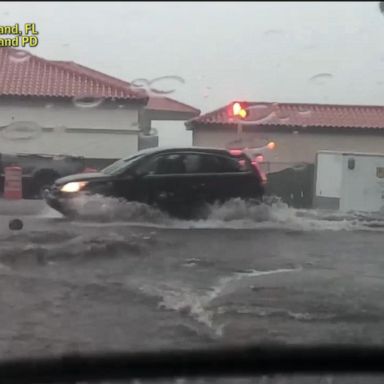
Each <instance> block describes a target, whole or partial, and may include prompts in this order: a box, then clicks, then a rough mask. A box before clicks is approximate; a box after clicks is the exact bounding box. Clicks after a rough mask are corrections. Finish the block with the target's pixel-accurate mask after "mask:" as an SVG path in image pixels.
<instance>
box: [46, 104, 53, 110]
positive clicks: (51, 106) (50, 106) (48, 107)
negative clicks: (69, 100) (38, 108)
mask: <svg viewBox="0 0 384 384" xmlns="http://www.w3.org/2000/svg"><path fill="white" fill-rule="evenodd" d="M53 107H54V104H53V103H48V104H46V105H45V108H47V109H51V108H53Z"/></svg>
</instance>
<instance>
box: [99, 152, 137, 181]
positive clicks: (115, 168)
mask: <svg viewBox="0 0 384 384" xmlns="http://www.w3.org/2000/svg"><path fill="white" fill-rule="evenodd" d="M140 157H142V154H135V155H133V156H130V157H128V158H126V159H120V160H117V161H115V162H114V163H112V164H111V165H109V166H108V167H106V168H103V169H102V170H101V171H100V172H102V173H105V174H107V175H110V176H116V175H120V174H122V173H124V171H125V170H126V169H127V168H128V167H130V166H131V165H132V164H133V163H134V162H136V161H137V160H138V159H139V158H140Z"/></svg>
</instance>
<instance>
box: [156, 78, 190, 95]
mask: <svg viewBox="0 0 384 384" xmlns="http://www.w3.org/2000/svg"><path fill="white" fill-rule="evenodd" d="M181 84H185V80H184V79H183V78H182V77H180V76H162V77H157V78H155V79H153V80H152V81H151V82H150V83H149V85H150V89H149V90H150V91H151V92H153V93H157V94H163V95H165V94H169V93H173V92H175V91H176V90H177V87H178V86H180V85H181Z"/></svg>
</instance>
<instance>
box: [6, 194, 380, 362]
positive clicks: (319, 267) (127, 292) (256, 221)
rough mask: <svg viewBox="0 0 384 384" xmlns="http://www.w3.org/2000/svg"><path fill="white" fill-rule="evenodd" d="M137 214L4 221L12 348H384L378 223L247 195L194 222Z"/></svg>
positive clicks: (16, 351) (19, 352)
mask: <svg viewBox="0 0 384 384" xmlns="http://www.w3.org/2000/svg"><path fill="white" fill-rule="evenodd" d="M248 208H250V209H248ZM132 212H133V211H132V210H131V211H130V213H131V216H132V218H133V219H134V220H133V221H132V222H127V221H123V220H122V219H121V217H120V219H119V220H117V221H116V220H112V221H111V220H109V221H108V220H105V219H103V220H98V221H96V220H89V219H88V220H83V221H75V222H69V221H66V220H64V219H62V218H60V216H59V215H56V214H55V213H54V212H53V211H49V210H47V209H44V210H43V211H41V212H40V213H39V214H33V215H29V216H23V217H22V218H23V220H24V228H23V229H22V230H21V231H14V232H12V231H10V230H9V229H8V222H9V220H10V219H11V218H13V217H15V216H9V215H3V216H2V217H1V222H0V240H1V243H0V244H1V248H0V306H1V311H0V319H1V324H2V327H1V328H0V353H1V354H2V355H3V356H7V357H10V356H25V355H34V356H36V355H40V354H41V355H42V354H49V353H62V352H73V351H82V352H89V351H96V350H108V351H118V350H127V349H129V350H143V349H161V348H189V347H190V348H192V347H197V346H212V345H224V344H227V343H232V344H245V343H250V342H256V343H257V342H263V343H265V342H269V343H303V344H311V343H315V342H320V343H335V342H338V343H343V344H345V343H353V344H355V343H372V344H383V343H384V300H383V298H382V297H383V291H384V279H383V278H382V276H383V272H384V256H383V255H384V253H383V249H384V236H383V234H384V232H383V229H382V227H383V225H381V224H382V222H381V219H380V217H361V216H358V215H349V216H348V215H341V214H336V213H330V212H328V213H325V212H321V213H320V212H316V211H298V210H294V209H291V208H288V207H286V206H284V205H281V204H280V205H265V206H264V205H263V206H257V207H245V206H244V203H243V202H241V201H234V202H231V203H230V204H229V205H227V206H223V207H215V208H214V209H213V211H212V214H211V216H210V217H209V219H207V220H201V221H196V222H182V221H175V220H171V219H169V218H166V217H162V216H161V215H160V216H159V215H158V214H155V213H154V212H149V213H150V216H149V217H148V211H146V210H145V209H144V208H142V207H141V208H140V209H139V208H138V207H135V211H134V212H135V215H136V216H135V215H134V214H133V213H132ZM120 213H121V212H120ZM127 213H128V212H126V214H127ZM146 215H147V216H146ZM134 216H135V217H134Z"/></svg>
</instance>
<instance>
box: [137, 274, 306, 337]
mask: <svg viewBox="0 0 384 384" xmlns="http://www.w3.org/2000/svg"><path fill="white" fill-rule="evenodd" d="M298 271H301V269H300V268H299V269H276V270H270V271H257V270H251V271H246V272H235V273H232V274H230V275H229V276H225V277H221V278H220V279H219V280H218V281H217V282H216V284H214V285H213V286H212V287H211V288H210V289H208V290H206V291H204V292H203V293H201V294H199V293H198V292H195V291H193V290H192V289H191V288H189V287H185V285H183V284H181V283H177V282H175V283H172V284H169V283H166V284H160V285H152V284H148V283H145V284H142V283H138V286H139V287H140V288H139V289H140V291H141V292H142V293H145V294H147V295H150V296H159V297H160V298H161V301H160V303H159V307H160V308H164V309H168V310H173V311H177V312H180V313H182V314H185V315H188V316H190V317H192V318H193V319H194V320H196V321H197V322H198V323H200V324H203V325H204V326H206V327H207V328H209V329H210V330H212V331H213V332H214V334H215V336H217V337H221V336H223V329H224V324H216V322H215V319H214V316H215V312H216V311H215V310H214V309H212V308H210V305H211V304H212V302H213V301H214V300H215V299H217V298H218V297H220V296H223V295H226V294H228V293H230V292H231V291H236V290H237V289H238V288H239V286H238V284H239V283H241V282H242V280H244V279H252V278H255V277H260V276H267V275H275V274H280V273H290V272H298Z"/></svg>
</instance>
